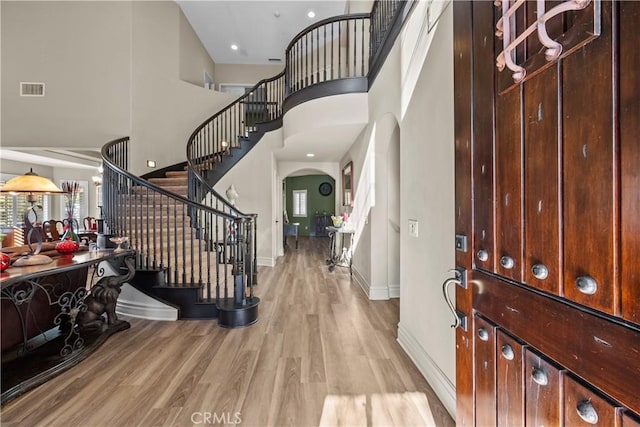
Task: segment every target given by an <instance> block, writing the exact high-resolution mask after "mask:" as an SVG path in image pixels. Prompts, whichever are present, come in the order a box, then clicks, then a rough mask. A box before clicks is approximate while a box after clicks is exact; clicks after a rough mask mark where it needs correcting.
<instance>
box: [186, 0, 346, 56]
mask: <svg viewBox="0 0 640 427" xmlns="http://www.w3.org/2000/svg"><path fill="white" fill-rule="evenodd" d="M177 3H178V5H180V7H181V8H182V11H183V12H184V14H185V16H186V17H187V19H188V20H189V22H190V23H191V26H192V27H193V29H194V30H195V32H196V34H197V35H198V37H200V40H201V41H202V44H203V45H204V46H205V48H206V49H207V51H208V52H209V55H211V57H212V58H213V61H214V62H215V63H219V64H277V62H269V58H279V59H281V60H282V62H281V63H282V64H283V65H284V52H285V49H286V47H287V45H288V44H289V42H290V41H291V40H292V39H293V37H295V35H296V34H298V33H299V32H300V31H302V30H303V29H304V28H306V27H307V26H309V25H311V24H313V23H314V22H317V21H320V20H322V19H325V18H329V17H332V16H336V15H342V14H344V13H345V8H346V1H345V0H322V1H312V0H290V1H267V0H233V1H229V0H209V1H204V0H202V1H183V0H177ZM310 10H313V11H314V12H315V17H314V18H309V17H307V13H308V12H309V11H310ZM276 15H278V16H276ZM232 44H236V45H237V46H238V50H235V51H234V50H232V49H231V45H232Z"/></svg>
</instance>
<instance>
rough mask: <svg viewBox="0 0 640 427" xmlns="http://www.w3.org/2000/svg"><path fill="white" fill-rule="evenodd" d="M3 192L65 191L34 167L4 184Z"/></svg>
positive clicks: (44, 192) (42, 192)
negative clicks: (34, 169) (36, 171)
mask: <svg viewBox="0 0 640 427" xmlns="http://www.w3.org/2000/svg"><path fill="white" fill-rule="evenodd" d="M1 191H2V192H3V193H31V194H36V193H41V194H47V193H63V191H62V190H61V189H59V188H58V187H57V186H56V185H55V184H54V183H53V182H51V181H50V180H49V179H47V178H45V177H42V176H40V175H38V174H37V173H35V172H34V171H33V169H31V171H29V172H27V173H25V174H24V175H20V176H16V177H15V178H11V179H10V180H9V181H7V182H6V183H5V184H4V185H3V186H2V190H1Z"/></svg>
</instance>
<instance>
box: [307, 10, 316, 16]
mask: <svg viewBox="0 0 640 427" xmlns="http://www.w3.org/2000/svg"><path fill="white" fill-rule="evenodd" d="M307 16H308V17H309V18H315V17H316V13H315V12H314V11H313V10H310V11H309V12H307Z"/></svg>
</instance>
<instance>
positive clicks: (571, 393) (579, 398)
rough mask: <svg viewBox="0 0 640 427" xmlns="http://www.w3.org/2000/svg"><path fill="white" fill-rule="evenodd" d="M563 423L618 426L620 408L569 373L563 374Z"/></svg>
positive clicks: (585, 425)
mask: <svg viewBox="0 0 640 427" xmlns="http://www.w3.org/2000/svg"><path fill="white" fill-rule="evenodd" d="M564 407H565V413H564V424H565V425H566V426H575V427H579V426H584V427H587V426H590V425H594V426H603V427H604V426H619V425H620V410H621V408H618V407H616V406H615V405H613V404H612V403H610V402H608V401H607V400H605V399H603V398H602V397H600V396H599V395H597V394H596V393H595V392H594V391H592V390H589V389H588V388H586V387H584V386H583V385H581V384H579V383H578V382H577V381H575V380H574V379H572V378H571V377H570V376H569V375H564Z"/></svg>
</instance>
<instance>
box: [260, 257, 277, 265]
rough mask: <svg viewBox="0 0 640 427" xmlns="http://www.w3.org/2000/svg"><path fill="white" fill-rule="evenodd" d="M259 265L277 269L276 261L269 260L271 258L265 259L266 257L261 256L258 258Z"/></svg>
mask: <svg viewBox="0 0 640 427" xmlns="http://www.w3.org/2000/svg"><path fill="white" fill-rule="evenodd" d="M257 261H258V265H261V266H264V267H275V266H276V261H275V260H274V259H273V258H269V257H265V256H259V257H258V260H257Z"/></svg>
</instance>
